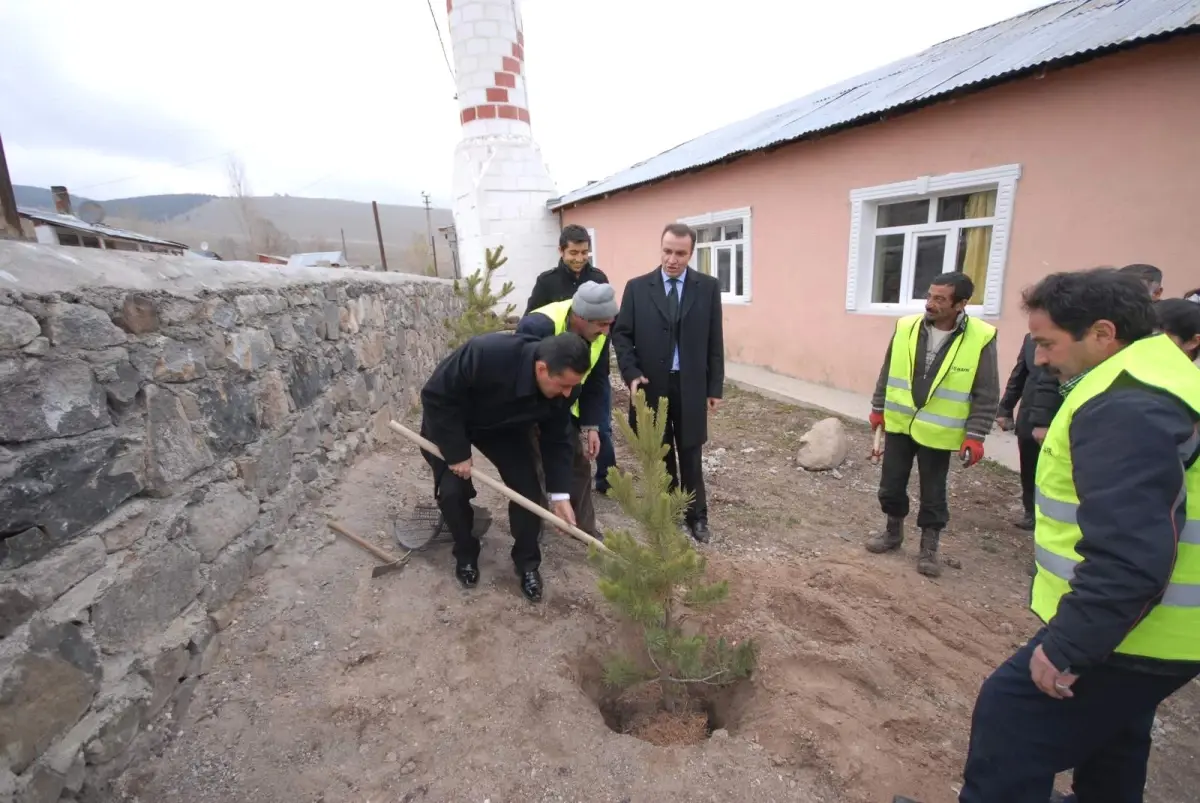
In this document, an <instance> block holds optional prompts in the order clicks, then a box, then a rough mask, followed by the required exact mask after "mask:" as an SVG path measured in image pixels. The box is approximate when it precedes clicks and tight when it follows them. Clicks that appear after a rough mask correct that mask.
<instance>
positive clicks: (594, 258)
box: [587, 228, 600, 268]
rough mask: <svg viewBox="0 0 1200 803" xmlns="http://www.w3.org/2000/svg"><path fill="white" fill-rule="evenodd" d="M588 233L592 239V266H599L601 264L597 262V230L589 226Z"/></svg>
mask: <svg viewBox="0 0 1200 803" xmlns="http://www.w3.org/2000/svg"><path fill="white" fill-rule="evenodd" d="M587 233H588V237H589V238H590V239H591V241H592V258H591V259H592V267H593V268H598V267H600V266H599V265H597V264H596V230H595V229H591V228H589V229H588V230H587Z"/></svg>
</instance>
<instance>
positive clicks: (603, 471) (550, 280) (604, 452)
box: [525, 223, 617, 493]
mask: <svg viewBox="0 0 1200 803" xmlns="http://www.w3.org/2000/svg"><path fill="white" fill-rule="evenodd" d="M558 255H559V260H558V266H557V267H554V268H551V269H550V270H548V271H546V272H544V273H541V274H539V275H538V277H537V281H536V282H534V285H533V292H532V293H531V294H530V296H529V302H528V303H527V304H526V305H525V314H526V315H528V314H529V313H531V312H533V311H534V310H537V309H539V308H541V307H544V306H546V305H547V304H555V303H557V302H560V301H566V300H567V299H569V298H574V296H575V293H576V291H578V290H579V288H580V287H581V286H583V284H584V283H586V282H595V283H596V284H608V277H607V276H605V275H604V271H602V270H600V269H599V268H597V267H596V266H595V265H594V264H593V260H592V237H591V235H590V234H588V230H587V229H585V228H584V227H583V226H577V225H575V224H573V223H572V224H570V225H568V226H563V230H562V232H561V233H559V235H558ZM607 376H608V374H607V372H606V373H605V378H606V379H607ZM602 391H603V393H604V410H605V412H604V415H603V416H602V417H601V421H600V425H599V429H598V430H597V432H598V434H599V437H600V451H599V452H598V453H597V454H596V490H597V491H598V492H599V493H607V491H608V469H609V468H610V467H611V466H615V465H616V464H617V455H616V452H615V451H614V450H613V440H612V387H611V386H609V385H608V384H605V386H604V387H603V388H602Z"/></svg>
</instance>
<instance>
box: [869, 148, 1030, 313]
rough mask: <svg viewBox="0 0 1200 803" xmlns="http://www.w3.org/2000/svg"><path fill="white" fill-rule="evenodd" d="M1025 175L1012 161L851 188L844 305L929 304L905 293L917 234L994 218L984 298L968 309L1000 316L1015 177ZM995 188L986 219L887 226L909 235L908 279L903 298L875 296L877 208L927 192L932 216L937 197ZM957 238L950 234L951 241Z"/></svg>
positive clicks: (872, 309) (917, 307) (893, 308)
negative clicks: (878, 300) (884, 300)
mask: <svg viewBox="0 0 1200 803" xmlns="http://www.w3.org/2000/svg"><path fill="white" fill-rule="evenodd" d="M1020 177H1021V165H1019V164H1009V165H1001V166H998V167H989V168H984V169H982V170H971V171H968V172H963V173H946V174H944V175H940V176H921V177H920V178H915V179H913V180H911V181H900V182H897V183H895V184H883V185H880V186H878V187H866V188H863V189H857V190H852V191H851V193H850V253H849V260H848V266H847V276H846V309H847V310H848V311H850V312H856V313H861V314H867V315H894V316H901V315H910V314H912V313H914V312H920V311H921V310H923V309H924V308H925V302H924V300H923V299H912V298H906V296H908V295H911V284H910V283H911V281H912V278H911V273H912V260H913V252H914V251H915V245H916V239H917V236H919V235H922V234H931V233H953V232H956V231H957V230H958V229H960V228H964V227H965V226H966V225H979V224H981V223H983V224H987V223H990V225H991V226H992V244H991V251H990V253H989V254H988V267H987V283H986V285H985V287H984V290H983V303H982V304H969V305H968V306H967V312H968V313H969V314H971V315H975V316H986V317H996V316H998V315H999V314H1000V301H1001V298H1002V297H1003V294H1004V273H1005V268H1006V267H1007V263H1008V240H1009V232H1010V231H1011V229H1012V217H1013V200H1014V196H1015V195H1016V189H1017V180H1018V179H1019V178H1020ZM980 190H995V191H996V211H995V215H994V216H993V217H992V218H990V219H988V218H983V219H978V218H977V219H973V220H960V221H951V222H945V223H923V224H918V225H914V226H897V227H895V228H894V229H887V230H886V231H888V232H889V233H896V234H899V233H901V232H903V233H905V234H906V235H909V234H911V235H912V236H906V237H905V245H904V249H905V250H904V276H905V278H904V280H902V282H901V284H902V289H901V296H900V298H901V300H900V302H899V303H895V304H878V303H874V302H872V301H871V290H872V287H873V286H874V282H873V278H874V271H875V235H876V231H877V229H876V226H875V221H876V214H877V213H876V210H877V209H878V207H879V206H880V205H882V204H892V203H899V202H903V201H916V200H921V199H925V198H928V199H930V200H931V203H930V218H931V219H933V218H934V217H935V216H936V209H937V203H936V199H937V198H939V197H943V196H947V195H962V194H964V193H967V192H970V191H980ZM952 241H955V242H956V239H955V238H952V237H947V242H952ZM953 257H954V250H953V249H949V248H948V249H947V251H946V261H945V267H944V268H943V270H947V269H950V268H952V267H953V266H954V262H953ZM905 288H908V289H907V290H906V289H905Z"/></svg>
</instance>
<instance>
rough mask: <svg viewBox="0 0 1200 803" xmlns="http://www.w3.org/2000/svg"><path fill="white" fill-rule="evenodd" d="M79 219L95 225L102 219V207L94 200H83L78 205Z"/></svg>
mask: <svg viewBox="0 0 1200 803" xmlns="http://www.w3.org/2000/svg"><path fill="white" fill-rule="evenodd" d="M79 219H80V220H82V221H83V222H84V223H90V224H92V225H93V226H95V225H96V224H98V223H102V222H103V221H104V207H103V206H101V205H100V204H98V203H96V202H95V201H84V202H83V203H81V204H80V205H79Z"/></svg>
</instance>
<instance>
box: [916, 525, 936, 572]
mask: <svg viewBox="0 0 1200 803" xmlns="http://www.w3.org/2000/svg"><path fill="white" fill-rule="evenodd" d="M941 537H942V534H941V532H940V531H938V530H930V529H928V528H926V529H924V530H921V552H920V554H919V555H917V571H918V572H920V573H921V574H923V575H925V576H926V577H941V576H942V564H941V561H939V560H938V541H939V540H940V539H941Z"/></svg>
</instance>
